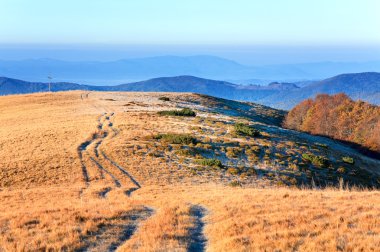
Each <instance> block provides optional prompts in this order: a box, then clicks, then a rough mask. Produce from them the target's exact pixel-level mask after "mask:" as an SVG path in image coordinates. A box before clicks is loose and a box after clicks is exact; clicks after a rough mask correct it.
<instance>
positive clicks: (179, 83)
mask: <svg viewBox="0 0 380 252" xmlns="http://www.w3.org/2000/svg"><path fill="white" fill-rule="evenodd" d="M51 90H52V91H67V90H92V91H150V92H191V93H201V94H206V95H211V96H216V97H220V98H226V99H231V100H242V101H250V102H256V103H261V104H263V105H266V106H270V107H274V108H279V109H290V108H292V107H293V106H295V105H296V104H298V103H299V102H301V101H302V100H305V99H308V98H313V97H315V96H316V95H317V94H319V93H327V94H336V93H342V92H343V93H346V94H347V95H348V96H350V97H351V98H352V99H355V100H357V99H362V100H364V101H367V102H370V103H372V104H380V73H376V72H365V73H351V74H341V75H337V76H334V77H331V78H328V79H325V80H322V81H318V82H313V83H311V84H309V85H306V86H303V87H299V86H297V84H296V83H286V82H284V83H279V82H273V83H271V84H269V85H267V86H261V85H237V84H234V83H231V82H227V81H219V80H211V79H205V78H200V77H195V76H190V75H182V76H175V77H159V78H153V79H149V80H145V81H139V82H132V83H126V84H120V85H115V86H91V85H84V84H76V83H70V82H57V83H52V84H51ZM45 91H48V83H41V82H27V81H22V80H17V79H13V78H7V77H0V95H9V94H25V93H34V92H45Z"/></svg>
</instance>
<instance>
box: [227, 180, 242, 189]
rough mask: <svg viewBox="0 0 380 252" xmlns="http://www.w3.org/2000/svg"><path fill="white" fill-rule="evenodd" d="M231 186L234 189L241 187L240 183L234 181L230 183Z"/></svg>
mask: <svg viewBox="0 0 380 252" xmlns="http://www.w3.org/2000/svg"><path fill="white" fill-rule="evenodd" d="M229 186H232V187H238V186H239V187H240V186H241V183H240V182H239V181H237V180H234V181H231V182H230V183H229Z"/></svg>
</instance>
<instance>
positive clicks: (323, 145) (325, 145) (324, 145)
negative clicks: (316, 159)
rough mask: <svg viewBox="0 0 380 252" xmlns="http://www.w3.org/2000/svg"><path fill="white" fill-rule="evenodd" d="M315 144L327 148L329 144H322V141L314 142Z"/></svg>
mask: <svg viewBox="0 0 380 252" xmlns="http://www.w3.org/2000/svg"><path fill="white" fill-rule="evenodd" d="M315 145H316V146H319V147H322V148H325V149H327V148H329V146H328V145H327V144H323V143H316V144H315Z"/></svg>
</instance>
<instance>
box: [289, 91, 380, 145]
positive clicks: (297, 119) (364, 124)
mask: <svg viewBox="0 0 380 252" xmlns="http://www.w3.org/2000/svg"><path fill="white" fill-rule="evenodd" d="M284 126H285V127H286V128H290V129H295V130H300V131H306V132H309V133H311V134H317V135H325V136H329V137H332V138H335V139H339V140H344V141H350V142H353V143H357V144H360V145H363V146H365V147H367V148H368V149H370V150H373V151H378V152H380V107H379V106H375V105H371V104H369V103H366V102H363V101H353V100H351V99H350V98H349V97H348V96H347V95H345V94H336V95H332V96H330V95H326V94H320V95H317V96H316V97H315V99H314V100H312V99H308V100H305V101H303V102H301V103H299V104H298V105H297V106H295V107H294V108H293V109H292V110H291V111H290V112H289V113H288V115H287V116H286V118H285V120H284Z"/></svg>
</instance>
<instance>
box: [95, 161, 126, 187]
mask: <svg viewBox="0 0 380 252" xmlns="http://www.w3.org/2000/svg"><path fill="white" fill-rule="evenodd" d="M90 159H91V160H92V162H94V164H95V165H96V166H97V167H98V168H99V169H100V170H102V171H103V172H105V173H107V174H108V175H109V176H110V177H111V178H112V180H113V182H114V183H115V186H116V187H121V183H120V182H119V180H118V179H117V178H116V177H115V176H114V175H113V174H112V173H110V172H109V171H108V170H107V169H105V168H104V167H103V166H102V165H101V164H100V163H99V162H97V161H96V160H95V159H94V158H93V157H90ZM103 179H104V176H103Z"/></svg>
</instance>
